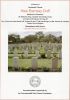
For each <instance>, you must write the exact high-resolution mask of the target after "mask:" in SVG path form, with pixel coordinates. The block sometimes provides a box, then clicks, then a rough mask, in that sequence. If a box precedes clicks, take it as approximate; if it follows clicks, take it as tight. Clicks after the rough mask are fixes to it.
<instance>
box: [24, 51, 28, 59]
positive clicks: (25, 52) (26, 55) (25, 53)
mask: <svg viewBox="0 0 70 100" xmlns="http://www.w3.org/2000/svg"><path fill="white" fill-rule="evenodd" d="M24 56H25V57H26V58H27V57H28V50H24Z"/></svg>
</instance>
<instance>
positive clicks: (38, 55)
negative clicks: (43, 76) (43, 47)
mask: <svg viewBox="0 0 70 100" xmlns="http://www.w3.org/2000/svg"><path fill="white" fill-rule="evenodd" d="M35 53H36V57H37V58H38V57H40V54H39V50H36V51H35Z"/></svg>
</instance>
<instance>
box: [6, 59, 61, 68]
mask: <svg viewBox="0 0 70 100" xmlns="http://www.w3.org/2000/svg"><path fill="white" fill-rule="evenodd" d="M31 62H32V59H19V66H20V67H22V68H25V69H27V68H30V67H31V64H32V63H31ZM61 62H62V61H61V60H60V59H59V61H58V68H60V67H61V65H62V64H61ZM8 66H9V67H14V66H13V59H12V58H9V59H8ZM51 66H52V62H51V59H42V58H41V59H38V68H43V67H46V68H51Z"/></svg>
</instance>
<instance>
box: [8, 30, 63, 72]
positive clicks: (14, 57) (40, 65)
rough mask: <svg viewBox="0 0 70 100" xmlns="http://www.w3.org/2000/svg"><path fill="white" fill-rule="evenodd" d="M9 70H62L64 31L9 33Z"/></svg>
mask: <svg viewBox="0 0 70 100" xmlns="http://www.w3.org/2000/svg"><path fill="white" fill-rule="evenodd" d="M8 71H9V72H62V33H61V32H43V31H37V32H36V31H35V32H28V31H27V32H22V33H21V32H20V33H13V32H12V33H9V34H8Z"/></svg>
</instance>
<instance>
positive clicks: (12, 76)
mask: <svg viewBox="0 0 70 100" xmlns="http://www.w3.org/2000/svg"><path fill="white" fill-rule="evenodd" d="M31 2H32V1H31ZM37 2H38V1H37ZM29 3H30V1H27V2H26V1H25V3H24V1H6V2H5V1H2V2H1V7H2V8H1V9H2V12H1V18H2V20H5V19H14V18H16V17H17V16H18V15H20V11H19V10H20V9H21V8H25V7H27V6H28V5H29ZM40 3H41V4H42V5H45V7H46V6H47V7H46V8H50V9H51V12H50V13H49V15H52V16H53V18H54V19H59V20H68V19H69V11H68V9H69V5H68V3H69V2H68V1H46V2H44V1H43V3H42V2H40ZM14 16H15V17H14ZM46 30H47V31H62V38H63V41H62V72H43V73H42V72H36V73H33V72H8V33H9V32H11V33H12V32H23V31H24V25H23V23H1V98H2V99H56V98H57V99H67V98H68V96H69V94H68V93H69V23H54V24H53V23H47V25H46ZM30 31H31V30H30ZM31 76H39V77H40V79H41V85H40V86H39V87H37V88H36V89H47V91H48V92H51V93H52V94H51V95H40V94H39V95H29V94H27V95H23V94H21V95H18V92H19V91H22V90H23V89H34V88H33V87H31V86H30V84H29V80H30V78H31Z"/></svg>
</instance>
